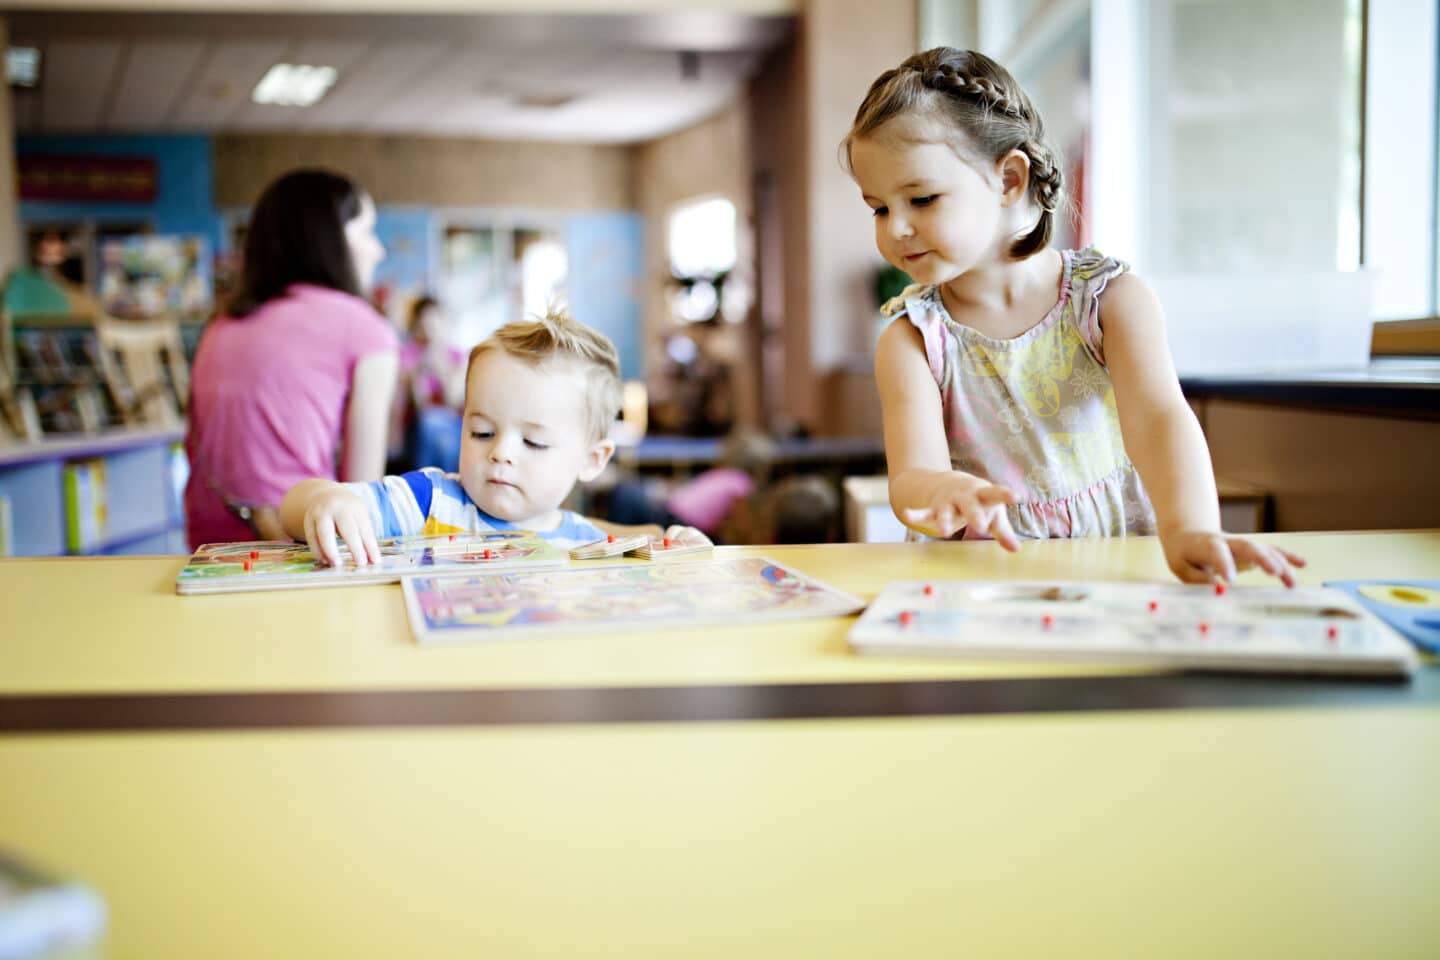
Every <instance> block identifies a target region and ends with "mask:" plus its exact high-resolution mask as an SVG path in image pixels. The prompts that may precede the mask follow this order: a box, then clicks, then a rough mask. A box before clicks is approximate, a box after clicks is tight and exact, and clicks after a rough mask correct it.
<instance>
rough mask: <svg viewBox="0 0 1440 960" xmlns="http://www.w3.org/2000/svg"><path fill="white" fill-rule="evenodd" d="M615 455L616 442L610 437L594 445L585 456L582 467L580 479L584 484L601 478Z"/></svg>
mask: <svg viewBox="0 0 1440 960" xmlns="http://www.w3.org/2000/svg"><path fill="white" fill-rule="evenodd" d="M614 455H615V441H614V440H611V439H610V438H609V437H606V438H605V439H604V440H599V441H597V442H595V443H592V444H591V445H590V450H589V451H588V452H587V453H586V454H585V462H584V463H583V464H581V466H580V474H579V477H578V479H579V480H580V481H582V482H584V483H589V482H590V481H591V480H594V479H595V478H596V477H598V476H600V472H601V471H602V470H604V469H605V465H606V464H607V463H609V462H610V458H611V457H612V456H614Z"/></svg>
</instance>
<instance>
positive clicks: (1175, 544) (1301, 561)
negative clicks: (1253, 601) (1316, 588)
mask: <svg viewBox="0 0 1440 960" xmlns="http://www.w3.org/2000/svg"><path fill="white" fill-rule="evenodd" d="M1160 545H1161V546H1162V547H1164V549H1165V561H1166V562H1167V563H1168V564H1169V565H1170V569H1171V571H1172V572H1173V573H1174V574H1175V576H1177V577H1179V578H1180V579H1181V580H1182V581H1184V582H1185V583H1216V582H1220V583H1229V582H1230V581H1231V580H1233V579H1235V574H1236V572H1237V571H1240V570H1249V569H1250V568H1251V567H1259V568H1260V569H1261V570H1264V571H1265V572H1266V573H1268V574H1270V575H1271V576H1272V577H1278V578H1279V580H1280V582H1281V583H1283V584H1285V586H1287V587H1293V586H1295V575H1294V574H1293V573H1291V572H1290V568H1291V567H1292V566H1293V567H1303V566H1305V558H1304V557H1301V556H1297V555H1296V554H1293V553H1291V552H1290V551H1288V550H1281V549H1280V548H1279V547H1271V546H1266V545H1265V544H1263V543H1256V542H1254V541H1252V540H1246V539H1245V538H1244V537H1232V536H1228V535H1226V534H1224V533H1214V532H1206V531H1201V530H1181V531H1179V532H1178V533H1172V534H1170V535H1169V536H1163V535H1162V536H1161V537H1160Z"/></svg>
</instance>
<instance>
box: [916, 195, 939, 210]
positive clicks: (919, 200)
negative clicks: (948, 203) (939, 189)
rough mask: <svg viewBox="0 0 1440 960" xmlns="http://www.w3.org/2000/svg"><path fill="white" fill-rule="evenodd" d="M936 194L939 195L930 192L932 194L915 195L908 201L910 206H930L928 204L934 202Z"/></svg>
mask: <svg viewBox="0 0 1440 960" xmlns="http://www.w3.org/2000/svg"><path fill="white" fill-rule="evenodd" d="M938 196H939V195H938V194H934V193H932V194H930V195H929V196H925V197H916V198H915V199H914V200H911V201H910V205H911V206H912V207H928V206H930V204H932V203H934V202H935V200H936V198H937V197H938Z"/></svg>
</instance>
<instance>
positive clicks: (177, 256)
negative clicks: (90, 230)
mask: <svg viewBox="0 0 1440 960" xmlns="http://www.w3.org/2000/svg"><path fill="white" fill-rule="evenodd" d="M99 296H100V306H101V308H102V309H103V310H104V311H105V312H106V313H108V314H110V315H111V316H114V317H124V318H127V319H139V318H144V317H157V316H162V315H170V316H175V317H187V316H195V315H198V314H203V313H206V312H208V311H209V309H210V305H211V304H212V303H213V302H214V277H213V273H212V264H211V260H210V255H209V244H208V243H207V242H206V239H205V238H204V237H201V236H182V235H168V234H141V235H138V236H129V237H117V238H114V239H109V240H105V241H103V242H102V243H101V245H100V278H99Z"/></svg>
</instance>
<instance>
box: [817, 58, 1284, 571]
mask: <svg viewBox="0 0 1440 960" xmlns="http://www.w3.org/2000/svg"><path fill="white" fill-rule="evenodd" d="M842 156H843V160H844V161H845V163H846V165H847V166H848V168H849V170H850V173H851V175H852V176H853V177H854V178H855V180H856V182H857V183H858V184H859V186H860V192H861V194H862V195H863V196H864V199H865V202H866V204H868V205H869V206H870V208H871V209H872V210H873V211H874V217H875V244H876V246H877V247H878V248H879V250H880V253H881V255H882V256H884V258H885V259H886V260H887V261H888V262H890V263H891V264H893V265H894V266H896V267H899V268H900V269H901V270H904V271H905V272H906V273H907V274H909V275H910V276H911V277H912V278H913V279H914V280H915V281H916V283H915V284H914V285H913V286H911V287H909V288H907V289H906V290H905V291H904V292H903V293H901V294H900V295H899V296H898V297H896V298H895V299H894V300H892V301H890V302H889V303H888V304H886V305H885V307H884V310H883V312H884V313H885V315H886V316H888V317H889V318H891V320H892V321H893V322H892V323H890V324H889V326H888V327H887V328H886V329H885V331H884V332H883V333H882V334H881V337H880V342H879V345H878V348H877V352H876V360H875V374H876V380H877V383H878V386H879V389H880V400H881V405H882V407H883V411H884V429H885V454H886V458H887V460H888V461H889V473H890V503H891V506H892V507H893V509H894V510H895V513H896V516H898V517H899V518H900V519H901V521H902V522H904V523H906V525H907V526H909V527H910V528H911V529H912V530H915V531H917V532H921V533H924V534H928V535H930V536H940V537H952V536H962V537H964V538H969V539H982V538H993V539H994V540H996V541H997V542H998V543H999V544H1000V545H1001V546H1003V547H1004V548H1005V549H1007V550H1012V551H1013V550H1018V549H1019V547H1020V539H1021V538H1026V537H1029V538H1044V537H1086V536H1124V535H1126V534H1152V533H1158V534H1159V536H1160V544H1161V546H1162V547H1163V549H1164V551H1165V559H1166V562H1167V563H1168V564H1169V566H1170V569H1171V570H1172V571H1173V572H1174V573H1175V575H1176V576H1177V577H1179V578H1180V579H1181V580H1184V581H1187V582H1205V581H1221V582H1223V581H1229V580H1230V579H1231V578H1233V577H1234V575H1235V572H1236V571H1237V570H1244V569H1246V568H1249V567H1252V566H1258V567H1259V568H1261V569H1262V570H1264V571H1266V572H1267V573H1270V574H1272V575H1274V576H1276V577H1278V578H1279V579H1280V580H1281V581H1283V582H1284V583H1285V584H1286V585H1287V586H1291V585H1293V584H1294V578H1293V576H1292V574H1291V570H1290V568H1291V566H1303V565H1304V560H1302V559H1301V558H1300V557H1297V556H1295V555H1294V554H1291V553H1288V552H1286V551H1284V550H1280V549H1278V548H1275V547H1272V546H1268V545H1265V544H1261V543H1256V542H1254V541H1251V540H1247V539H1245V538H1242V537H1234V536H1229V535H1227V534H1225V533H1223V532H1222V531H1221V529H1220V510H1219V498H1218V496H1217V494H1216V491H1215V481H1214V475H1213V472H1212V468H1211V465H1210V456H1209V452H1208V450H1207V449H1206V445H1205V437H1204V435H1203V434H1202V433H1201V431H1200V427H1199V424H1198V423H1197V422H1196V420H1195V417H1194V415H1193V414H1192V413H1191V411H1190V408H1189V406H1188V405H1187V404H1186V402H1185V398H1184V396H1183V395H1182V394H1181V392H1180V384H1179V381H1178V380H1177V378H1176V375H1175V368H1174V365H1173V363H1172V361H1171V359H1170V353H1169V348H1168V346H1167V344H1166V339H1165V326H1164V317H1163V314H1162V312H1161V309H1160V304H1159V302H1158V301H1157V300H1156V298H1155V296H1154V294H1153V293H1151V292H1150V290H1149V288H1147V287H1146V286H1145V284H1144V283H1142V282H1141V281H1140V280H1139V279H1138V278H1136V277H1135V276H1134V275H1133V274H1132V273H1130V272H1129V268H1128V267H1127V266H1126V264H1124V263H1123V262H1121V261H1119V260H1117V259H1115V258H1113V257H1108V256H1105V255H1104V254H1102V253H1100V252H1099V251H1097V250H1095V249H1093V248H1092V249H1085V250H1065V251H1056V250H1052V249H1049V247H1048V244H1049V242H1050V235H1051V231H1052V229H1053V226H1054V222H1055V218H1056V216H1057V215H1058V213H1059V211H1060V210H1061V208H1062V205H1063V203H1064V177H1063V175H1062V173H1061V171H1060V167H1059V166H1058V162H1057V158H1056V155H1055V152H1054V150H1052V149H1051V147H1050V145H1049V144H1048V143H1047V142H1046V140H1045V128H1044V124H1043V123H1042V122H1041V119H1040V116H1039V114H1038V113H1037V112H1036V111H1035V108H1034V106H1032V105H1031V103H1030V99H1029V98H1028V97H1027V96H1026V95H1025V92H1024V91H1023V90H1021V89H1020V86H1019V85H1018V84H1017V83H1016V82H1015V80H1014V78H1012V77H1011V76H1010V74H1009V73H1008V72H1007V71H1006V70H1005V68H1004V67H1001V66H1000V65H999V64H997V63H996V62H995V61H993V60H991V59H990V58H988V57H986V56H984V55H983V54H979V53H975V52H972V51H963V50H955V49H951V48H948V47H939V48H936V49H934V50H929V51H926V52H924V53H920V54H916V55H915V56H913V57H910V58H909V59H908V60H906V61H905V62H904V63H902V64H900V66H899V67H896V68H895V69H893V70H887V71H886V72H885V73H883V74H881V75H880V77H879V78H878V79H876V81H875V82H874V83H873V84H872V85H871V87H870V91H869V93H867V94H866V96H865V99H864V101H863V102H862V103H861V105H860V109H859V111H858V112H857V113H856V115H855V123H854V126H853V127H852V129H851V131H850V133H849V135H848V136H847V137H846V138H845V141H844V143H843V145H842ZM1152 503H1153V507H1152Z"/></svg>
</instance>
